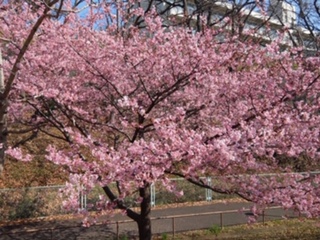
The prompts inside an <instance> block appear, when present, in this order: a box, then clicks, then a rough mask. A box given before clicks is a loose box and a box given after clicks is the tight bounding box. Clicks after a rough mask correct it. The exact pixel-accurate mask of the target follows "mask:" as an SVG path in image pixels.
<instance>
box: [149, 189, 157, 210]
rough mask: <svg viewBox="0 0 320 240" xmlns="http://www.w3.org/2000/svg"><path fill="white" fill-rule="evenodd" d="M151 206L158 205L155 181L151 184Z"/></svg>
mask: <svg viewBox="0 0 320 240" xmlns="http://www.w3.org/2000/svg"><path fill="white" fill-rule="evenodd" d="M150 195H151V207H154V206H155V205H156V186H155V184H154V183H151V185H150Z"/></svg>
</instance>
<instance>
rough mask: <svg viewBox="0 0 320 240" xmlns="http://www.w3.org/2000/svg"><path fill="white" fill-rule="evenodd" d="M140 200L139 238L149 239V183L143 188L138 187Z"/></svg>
mask: <svg viewBox="0 0 320 240" xmlns="http://www.w3.org/2000/svg"><path fill="white" fill-rule="evenodd" d="M139 194H140V197H141V198H142V202H141V204H140V211H141V212H140V217H139V220H138V222H137V223H138V228H139V240H151V236H152V232H151V219H150V213H151V197H150V185H149V184H147V185H146V186H145V187H144V188H140V189H139Z"/></svg>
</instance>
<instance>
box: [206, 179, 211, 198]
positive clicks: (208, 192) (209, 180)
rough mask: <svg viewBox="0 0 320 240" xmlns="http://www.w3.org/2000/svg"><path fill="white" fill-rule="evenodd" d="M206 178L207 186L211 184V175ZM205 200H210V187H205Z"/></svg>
mask: <svg viewBox="0 0 320 240" xmlns="http://www.w3.org/2000/svg"><path fill="white" fill-rule="evenodd" d="M206 180H207V185H208V186H211V185H212V179H211V177H207V178H206ZM206 200H207V201H208V202H209V201H212V190H211V189H208V188H206Z"/></svg>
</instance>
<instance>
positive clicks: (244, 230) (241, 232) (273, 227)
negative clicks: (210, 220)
mask: <svg viewBox="0 0 320 240" xmlns="http://www.w3.org/2000/svg"><path fill="white" fill-rule="evenodd" d="M155 239H157V240H169V239H170V240H171V239H175V240H198V239H199V240H209V239H210V240H214V239H217V240H218V239H219V240H226V239H228V240H231V239H232V240H263V239H266V240H270V239H272V240H319V239H320V221H319V220H318V219H290V220H276V221H270V222H266V223H265V224H263V223H255V224H251V225H239V226H231V227H224V228H223V229H221V228H220V227H219V226H212V227H211V228H209V229H206V230H201V231H191V232H185V233H177V234H176V235H175V237H174V238H173V236H172V234H162V235H161V236H158V237H156V238H155Z"/></svg>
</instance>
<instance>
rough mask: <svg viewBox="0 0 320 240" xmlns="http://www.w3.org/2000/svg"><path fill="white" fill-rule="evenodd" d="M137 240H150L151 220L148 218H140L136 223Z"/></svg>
mask: <svg viewBox="0 0 320 240" xmlns="http://www.w3.org/2000/svg"><path fill="white" fill-rule="evenodd" d="M138 228H139V240H151V236H152V233H151V219H150V216H148V217H144V218H143V217H141V219H140V220H139V221H138Z"/></svg>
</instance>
